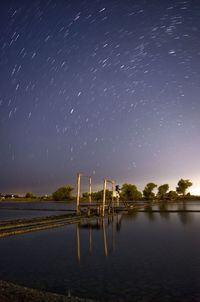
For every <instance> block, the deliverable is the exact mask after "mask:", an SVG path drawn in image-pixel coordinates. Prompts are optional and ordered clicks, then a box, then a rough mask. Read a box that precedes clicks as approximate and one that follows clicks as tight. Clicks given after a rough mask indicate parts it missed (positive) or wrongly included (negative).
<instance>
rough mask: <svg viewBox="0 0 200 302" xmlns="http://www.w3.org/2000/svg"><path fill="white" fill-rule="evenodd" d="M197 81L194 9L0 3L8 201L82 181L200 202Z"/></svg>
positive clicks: (0, 155)
mask: <svg viewBox="0 0 200 302" xmlns="http://www.w3.org/2000/svg"><path fill="white" fill-rule="evenodd" d="M199 71H200V2H199V1H197V0H196V1H195V0H193V1H175V0H173V1H169V0H165V1H164V0H163V1H160V0H153V1H142V0H135V1H134V0H132V1H128V0H123V1H117V0H115V1H114V0H113V1H112V0H110V1H107V0H106V1H101V0H98V1H95V0H91V1H88V0H85V1H79V0H75V1H70V0H69V1H64V0H59V1H20V0H19V1H10V0H7V1H4V0H2V1H1V3H0V142H1V147H0V170H1V173H0V192H8V191H9V192H10V191H12V192H17V193H23V192H26V191H29V190H31V191H33V192H34V193H35V194H42V193H51V192H52V191H54V190H55V189H56V188H57V187H58V186H60V185H64V184H75V177H76V173H77V172H78V171H82V172H86V173H87V174H91V175H93V176H94V183H95V184H96V185H97V186H98V185H102V179H103V178H104V177H105V176H106V177H109V178H112V179H116V181H117V182H118V183H120V184H121V183H124V182H131V183H135V184H136V185H138V187H139V188H140V189H142V188H143V187H144V185H145V184H146V183H147V182H149V181H154V182H156V183H157V184H162V183H166V182H167V183H169V184H170V186H171V188H172V189H173V188H174V186H175V185H176V183H177V181H178V180H179V179H180V178H189V179H191V180H192V181H193V183H194V188H193V190H196V191H195V192H197V190H198V187H199V188H200V172H199V171H200V160H199V154H200V100H199V95H200V77H199ZM199 192H200V190H199Z"/></svg>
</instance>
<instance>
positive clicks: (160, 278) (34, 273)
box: [0, 202, 200, 302]
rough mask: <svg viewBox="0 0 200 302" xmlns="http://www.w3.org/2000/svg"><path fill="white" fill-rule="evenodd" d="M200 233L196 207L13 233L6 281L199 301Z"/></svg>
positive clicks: (90, 294) (81, 292)
mask: <svg viewBox="0 0 200 302" xmlns="http://www.w3.org/2000/svg"><path fill="white" fill-rule="evenodd" d="M170 207H171V206H170ZM173 207H174V206H173ZM176 207H178V208H179V209H180V208H182V209H195V210H200V203H198V202H196V203H195V202H190V203H186V204H185V205H184V204H178V205H176ZM199 233H200V213H198V212H196V213H195V212H192V213H191V212H188V213H187V212H185V213H183V212H177V213H167V212H161V213H153V212H152V213H151V212H148V213H133V214H132V215H125V214H123V215H118V216H115V217H114V219H113V220H112V219H110V220H109V221H108V219H107V218H106V219H105V220H104V221H100V220H99V221H98V220H93V222H92V223H90V224H89V225H88V224H87V225H69V226H66V227H62V228H58V229H51V230H46V231H40V232H34V233H30V234H23V235H19V236H15V237H8V238H4V239H1V240H0V259H1V261H0V279H4V280H9V281H13V282H16V283H19V284H23V285H27V286H31V287H35V288H41V289H46V290H49V291H53V292H58V293H65V294H67V293H68V291H69V290H70V292H71V294H72V295H76V296H80V297H87V298H94V299H95V298H96V299H100V300H102V301H145V302H146V301H152V302H153V301H156V302H157V301H159V302H160V301H170V302H171V301H200V236H199Z"/></svg>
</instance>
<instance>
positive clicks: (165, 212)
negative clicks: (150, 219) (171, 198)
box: [158, 202, 170, 220]
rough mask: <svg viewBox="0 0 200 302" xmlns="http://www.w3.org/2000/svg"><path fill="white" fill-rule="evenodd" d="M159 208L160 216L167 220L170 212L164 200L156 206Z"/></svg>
mask: <svg viewBox="0 0 200 302" xmlns="http://www.w3.org/2000/svg"><path fill="white" fill-rule="evenodd" d="M158 209H159V210H160V217H162V218H165V219H167V220H169V219H170V213H169V212H168V204H167V203H166V202H161V203H160V204H159V206H158Z"/></svg>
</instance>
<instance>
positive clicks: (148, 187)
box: [143, 182, 157, 200]
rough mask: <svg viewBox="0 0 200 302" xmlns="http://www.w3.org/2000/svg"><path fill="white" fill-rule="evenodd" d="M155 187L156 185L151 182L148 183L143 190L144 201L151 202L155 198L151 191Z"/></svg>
mask: <svg viewBox="0 0 200 302" xmlns="http://www.w3.org/2000/svg"><path fill="white" fill-rule="evenodd" d="M156 187H157V185H156V184H155V183H153V182H149V183H148V184H147V185H146V187H145V188H144V190H143V196H144V198H145V199H148V200H151V199H153V198H154V197H155V193H154V192H153V190H154V189H155V188H156Z"/></svg>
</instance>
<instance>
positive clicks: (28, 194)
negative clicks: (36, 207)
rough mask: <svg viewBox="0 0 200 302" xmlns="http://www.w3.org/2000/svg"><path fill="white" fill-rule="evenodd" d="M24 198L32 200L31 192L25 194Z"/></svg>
mask: <svg viewBox="0 0 200 302" xmlns="http://www.w3.org/2000/svg"><path fill="white" fill-rule="evenodd" d="M25 198H34V195H33V193H32V192H27V193H26V195H25Z"/></svg>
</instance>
